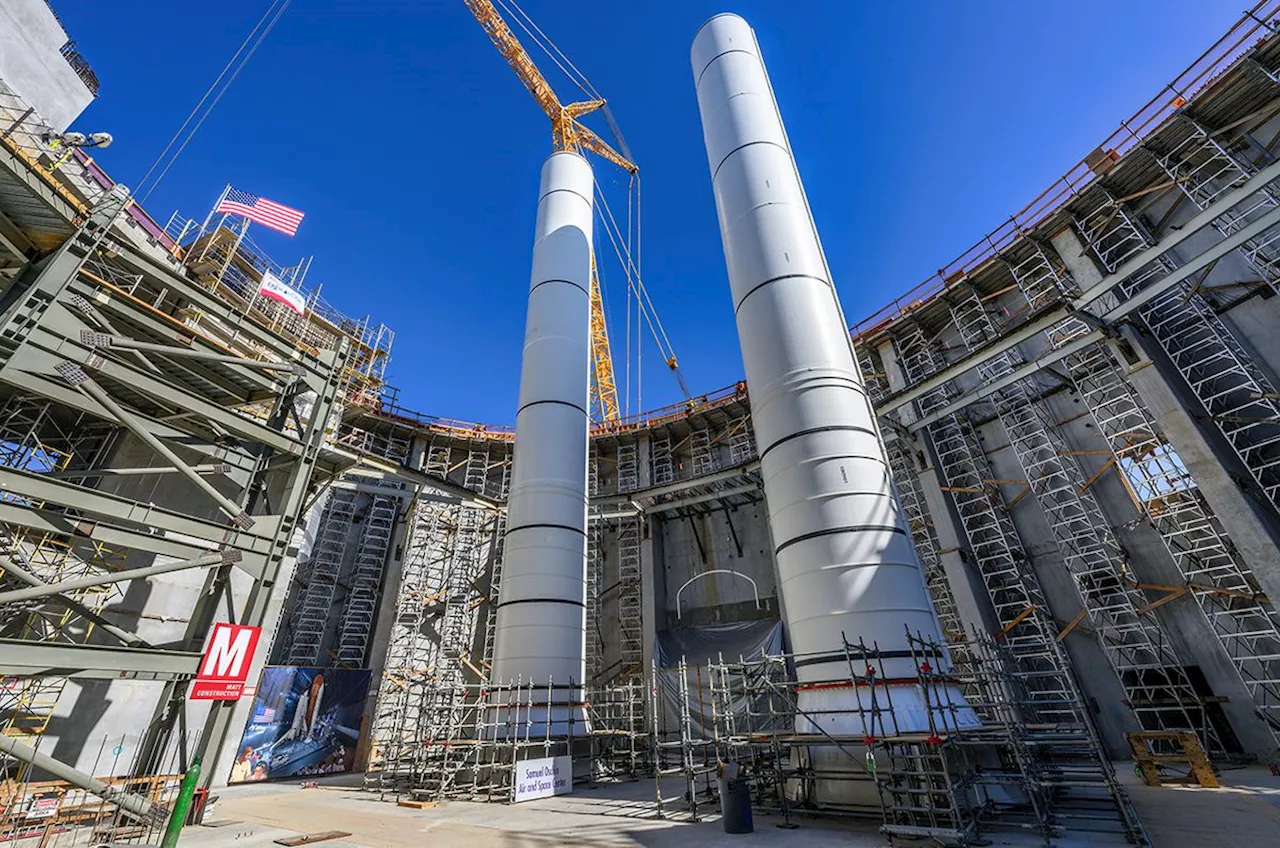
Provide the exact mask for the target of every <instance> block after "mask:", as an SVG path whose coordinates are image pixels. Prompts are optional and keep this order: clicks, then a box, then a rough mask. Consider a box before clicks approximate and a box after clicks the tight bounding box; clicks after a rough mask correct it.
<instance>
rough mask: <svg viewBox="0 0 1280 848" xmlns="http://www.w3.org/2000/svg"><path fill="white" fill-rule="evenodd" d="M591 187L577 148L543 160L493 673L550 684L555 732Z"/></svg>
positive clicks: (567, 673) (580, 575)
mask: <svg viewBox="0 0 1280 848" xmlns="http://www.w3.org/2000/svg"><path fill="white" fill-rule="evenodd" d="M592 189H593V181H592V173H591V166H590V164H588V163H587V160H586V159H584V158H583V157H582V156H580V155H578V154H577V153H572V152H567V151H561V152H557V153H553V154H552V155H551V156H550V157H548V159H547V160H546V163H545V164H544V165H543V167H542V183H541V189H540V193H539V200H538V217H537V224H536V234H535V241H534V245H533V274H532V278H531V280H530V288H529V311H528V317H527V319H526V325H525V340H524V359H523V365H522V368H521V373H520V400H519V404H520V405H519V409H518V410H517V412H516V452H515V460H514V465H513V467H512V469H511V490H510V494H509V497H508V500H507V531H506V541H505V547H504V551H503V565H502V588H501V593H500V596H499V598H498V610H497V623H496V629H495V633H494V651H493V670H492V679H493V680H494V681H502V682H506V683H515V682H516V681H523V682H525V683H533V684H535V690H534V691H535V698H537V697H539V696H538V695H537V694H536V693H537V689H536V686H542V687H545V686H546V684H547V682H548V681H549V680H550V681H552V682H553V683H554V684H555V686H556V687H557V688H556V689H555V690H554V692H553V693H552V696H551V699H552V701H553V705H552V704H549V705H546V706H545V710H546V713H545V715H546V720H547V721H549V722H550V723H551V725H552V728H551V732H552V733H553V734H559V733H566V732H568V730H569V727H568V719H569V716H570V715H571V714H572V715H573V716H574V720H575V727H576V728H577V731H575V732H578V731H581V730H584V729H585V726H584V725H583V724H581V719H582V715H581V712H582V711H581V709H580V708H578V707H576V706H573V705H576V704H580V703H581V701H582V694H581V686H582V678H583V675H584V673H585V664H584V655H585V640H586V628H585V615H586V562H587V537H586V530H587V428H588V421H587V404H588V392H589V377H588V367H589V362H590V360H589V345H588V338H589V335H590V320H591V305H590V286H591V226H592ZM571 683H572V684H573V686H574V688H573V689H569V688H562V687H568V686H569V685H570V684H571ZM543 691H544V692H545V688H544V690H543ZM541 699H542V700H546V696H545V695H543V696H541ZM534 714H535V717H534V720H535V721H540V720H541V719H539V718H537V716H538V715H539V714H542V709H538V708H536V706H535V710H534Z"/></svg>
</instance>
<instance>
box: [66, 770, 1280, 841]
mask: <svg viewBox="0 0 1280 848" xmlns="http://www.w3.org/2000/svg"><path fill="white" fill-rule="evenodd" d="M1121 777H1122V779H1123V780H1124V781H1125V783H1126V784H1127V785H1128V786H1129V791H1130V793H1131V796H1132V797H1133V801H1134V804H1135V806H1137V808H1138V811H1139V813H1140V814H1141V816H1142V818H1143V821H1144V822H1145V824H1146V826H1147V829H1148V832H1149V833H1150V835H1151V838H1152V843H1153V845H1154V846H1155V848H1219V846H1221V848H1228V846H1229V848H1241V847H1242V846H1250V848H1251V846H1255V845H1257V846H1262V845H1276V844H1280V778H1278V777H1275V776H1272V775H1270V774H1268V773H1267V772H1266V771H1265V770H1264V769H1260V768H1251V769H1244V770H1240V771H1231V772H1227V773H1225V774H1224V775H1223V776H1222V779H1223V783H1224V787H1223V788H1222V789H1219V790H1204V789H1199V788H1181V787H1177V788H1175V787H1160V788H1153V787H1146V786H1142V785H1141V784H1140V783H1139V782H1138V780H1137V778H1136V777H1135V776H1133V775H1132V774H1131V773H1125V772H1122V773H1121ZM357 780H358V778H356V779H353V778H352V777H345V778H330V779H326V780H322V781H320V782H319V784H320V785H319V786H317V787H315V788H309V789H303V788H301V787H300V786H299V785H298V784H297V783H272V784H257V785H250V786H239V787H234V788H230V789H224V790H220V791H219V795H220V798H219V800H218V802H217V805H216V808H215V810H214V812H213V818H214V820H215V821H218V822H221V823H222V824H220V825H219V826H217V827H210V826H201V827H193V828H188V829H186V830H185V831H183V835H182V841H181V845H182V848H221V846H233V848H275V842H274V840H276V839H279V838H282V837H287V836H296V835H300V834H306V833H314V832H318V831H325V830H342V831H349V832H350V833H351V834H352V835H351V836H349V837H346V838H345V839H337V840H331V841H325V842H320V843H315V844H316V845H317V848H410V847H412V848H421V846H424V845H431V846H432V848H454V847H455V846H456V848H549V846H560V845H580V846H588V848H591V847H592V846H596V848H618V847H619V846H644V848H710V846H716V845H726V846H727V845H734V846H739V848H743V847H744V846H747V847H749V846H760V848H768V846H781V845H784V844H785V845H787V846H806V848H827V847H828V846H830V848H836V846H841V848H884V846H886V845H887V841H886V839H885V837H883V836H881V835H880V834H879V833H878V832H877V829H876V826H875V824H874V823H871V822H859V821H848V820H844V821H836V820H831V819H814V818H804V817H797V818H796V819H795V821H796V822H797V823H798V824H799V825H800V827H799V828H798V829H795V830H783V829H780V828H778V827H776V824H777V823H778V822H779V821H780V819H778V818H776V817H771V816H762V815H760V814H758V813H757V814H756V817H755V825H756V830H755V832H754V833H752V834H748V835H742V836H734V835H729V834H726V833H724V832H723V830H722V828H721V825H720V821H719V816H718V814H716V815H708V816H707V817H706V819H705V820H703V821H701V822H698V823H696V824H694V823H690V822H688V821H680V820H673V819H667V820H663V819H658V818H656V816H655V815H654V805H653V784H652V782H650V781H643V782H637V783H631V784H619V785H612V786H604V787H599V788H595V789H583V790H581V791H579V792H577V793H575V794H573V795H567V796H561V797H559V798H546V799H542V800H538V801H530V802H527V803H524V804H520V805H510V806H507V805H495V804H476V803H468V802H458V801H453V802H448V803H446V804H443V805H442V806H440V807H437V808H434V809H426V810H412V809H406V808H402V807H397V806H395V805H394V804H391V803H384V802H381V801H378V800H377V798H376V797H375V796H372V795H368V794H365V793H363V792H360V791H358V790H357V789H355V788H354V787H355V785H356V783H357ZM668 789H669V791H668V793H667V794H669V795H673V794H676V792H675V787H674V786H672V787H668ZM684 817H686V816H685V815H684V814H683V813H681V814H678V816H677V818H684ZM986 836H987V838H989V839H990V840H991V844H992V845H996V846H1028V848H1030V846H1037V845H1043V843H1042V842H1040V841H1038V840H1037V839H1035V838H1034V837H1033V836H1031V835H1030V834H1023V833H1003V832H994V833H990V834H986ZM58 844H59V845H61V843H58ZM74 844H76V845H80V844H86V843H80V842H76V843H74ZM904 844H908V845H920V846H923V845H924V843H921V842H917V843H904ZM1104 844H1105V845H1108V846H1109V845H1122V844H1124V843H1122V842H1119V840H1114V839H1113V840H1109V841H1107V842H1105V843H1104V842H1101V841H1096V840H1094V839H1089V838H1084V839H1079V840H1077V839H1063V840H1055V842H1054V845H1055V846H1056V848H1092V846H1101V845H1104Z"/></svg>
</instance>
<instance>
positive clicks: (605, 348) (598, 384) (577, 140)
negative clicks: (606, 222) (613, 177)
mask: <svg viewBox="0 0 1280 848" xmlns="http://www.w3.org/2000/svg"><path fill="white" fill-rule="evenodd" d="M463 2H464V3H466V6H467V8H468V9H469V10H470V11H471V14H472V15H473V16H475V19H476V21H478V22H479V24H480V27H481V28H482V29H483V30H484V31H485V34H486V35H488V36H489V40H490V41H492V42H493V46H494V47H496V48H498V52H499V53H501V54H502V58H503V59H505V60H506V61H507V64H508V65H510V66H511V70H513V71H515V73H516V76H517V77H518V78H519V79H520V82H521V83H523V84H524V87H525V88H526V89H528V91H529V93H530V94H532V95H533V99H534V100H536V101H537V102H538V105H539V106H540V107H542V111H543V112H545V113H546V115H547V117H548V118H550V119H551V133H552V144H553V146H554V149H555V150H572V151H574V152H582V151H584V150H590V151H591V152H592V153H594V154H596V155H597V156H599V157H600V158H602V159H605V160H607V161H609V162H612V163H613V164H614V165H617V166H618V167H619V168H622V169H623V170H624V171H626V172H627V173H629V174H632V175H633V176H634V175H635V174H636V173H637V172H638V171H639V170H640V169H639V168H638V167H637V166H636V164H635V163H634V162H632V161H631V160H630V159H628V158H627V157H625V156H623V155H622V154H621V153H619V152H618V151H616V150H614V149H613V148H612V147H611V146H609V144H608V142H606V141H605V140H604V139H602V138H601V137H600V136H598V135H596V133H594V132H592V131H591V130H590V129H589V128H587V127H585V126H583V125H582V124H581V123H579V122H578V118H579V117H581V116H582V115H586V114H589V113H591V112H594V111H596V110H597V109H600V108H602V107H603V106H604V105H605V102H604V100H601V99H599V98H596V99H592V100H583V101H580V102H577V103H569V104H567V105H566V104H563V103H561V102H560V98H559V97H557V96H556V93H555V91H554V90H553V89H552V88H551V83H549V82H547V79H546V77H544V76H543V75H542V72H541V71H539V70H538V66H537V65H535V64H534V63H533V59H532V58H530V57H529V53H528V51H526V50H525V49H524V46H523V45H522V44H521V43H520V40H519V39H518V38H516V35H515V33H514V32H512V31H511V27H509V26H507V22H506V21H504V20H503V19H502V15H500V14H498V10H497V8H495V7H494V5H493V3H492V2H491V0H463ZM609 121H610V125H612V121H613V119H612V117H610V118H609ZM615 134H616V133H615ZM619 138H621V136H620V135H619ZM591 356H592V360H593V362H592V365H593V367H592V369H591V382H592V387H593V394H594V395H595V398H596V401H597V404H598V407H599V411H600V416H601V418H602V419H603V420H605V421H616V420H618V418H619V417H620V412H619V408H618V385H617V381H616V380H615V379H614V375H613V353H612V351H611V350H610V348H609V333H608V327H607V325H606V323H605V319H604V300H603V298H602V297H601V295H600V278H599V277H598V276H597V274H596V260H595V252H594V251H592V254H591Z"/></svg>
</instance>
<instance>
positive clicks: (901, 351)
mask: <svg viewBox="0 0 1280 848" xmlns="http://www.w3.org/2000/svg"><path fill="white" fill-rule="evenodd" d="M894 347H895V349H896V350H897V353H898V360H899V362H900V363H901V365H902V368H903V372H904V375H905V376H906V378H907V380H908V381H909V382H910V383H918V382H921V381H922V380H924V379H926V378H928V377H929V376H930V375H931V374H933V373H934V372H935V371H937V370H938V366H937V363H936V361H935V360H934V357H933V354H932V351H931V350H930V348H929V343H928V341H927V339H926V338H925V336H924V333H923V332H922V331H921V329H920V327H919V325H918V324H916V323H915V322H914V321H906V322H902V323H901V324H900V325H899V326H898V327H897V328H896V333H895V338H894ZM950 392H951V389H950V385H949V384H948V385H944V386H939V387H938V388H936V389H934V390H933V391H931V392H929V393H928V394H926V395H925V396H923V397H921V398H920V399H919V400H918V401H917V406H918V408H919V411H920V414H921V415H927V414H928V413H929V412H931V411H933V410H934V409H937V408H938V407H940V406H942V405H943V404H945V403H946V402H947V401H948V400H949V398H950ZM926 430H927V432H928V434H929V438H930V441H931V442H932V443H933V448H934V454H935V455H936V457H937V471H938V474H939V478H940V482H941V483H942V485H943V486H944V487H945V491H947V493H948V494H949V495H950V496H951V501H952V503H953V504H954V506H955V509H956V514H957V517H958V518H959V521H960V529H961V530H962V532H963V533H964V536H965V538H966V539H967V541H968V543H969V548H968V557H967V558H968V559H971V561H972V563H971V564H972V565H973V566H974V567H975V569H976V571H977V572H978V575H979V577H980V578H981V579H982V582H983V585H984V587H985V588H986V591H987V594H988V596H989V597H990V599H991V605H992V609H993V611H994V613H995V618H996V623H997V625H998V626H999V628H1000V629H999V631H998V634H999V638H1000V641H1001V645H1002V646H1003V648H1004V649H1005V650H1006V651H1007V652H1008V653H1009V655H1010V656H1011V658H1012V661H1015V662H1016V663H1017V666H1018V668H1019V669H1020V670H1021V673H1023V674H1025V675H1026V676H1027V681H1028V689H1029V691H1030V697H1031V698H1033V699H1034V700H1036V701H1037V707H1038V709H1039V711H1040V717H1041V718H1043V719H1044V720H1046V721H1053V722H1057V721H1062V722H1067V723H1071V722H1073V721H1075V720H1076V718H1077V716H1076V710H1075V707H1074V700H1073V697H1072V696H1071V694H1070V690H1071V687H1072V686H1073V685H1074V683H1073V681H1071V679H1070V672H1069V671H1068V668H1069V666H1067V665H1066V664H1065V663H1062V662H1061V658H1060V655H1059V654H1058V652H1057V651H1056V650H1055V645H1054V644H1052V643H1053V642H1054V640H1055V638H1056V637H1057V632H1056V627H1055V626H1054V625H1053V623H1052V620H1051V619H1050V618H1049V614H1048V612H1049V608H1048V604H1047V603H1046V602H1045V600H1044V596H1043V594H1042V593H1041V591H1040V585H1039V582H1038V581H1037V580H1036V577H1035V574H1034V573H1032V572H1031V570H1030V567H1029V566H1028V564H1027V562H1026V559H1025V555H1024V554H1023V553H1022V542H1021V540H1019V538H1018V534H1017V531H1016V530H1015V529H1014V526H1013V520H1012V519H1011V518H1010V517H1009V514H1008V511H1007V508H1006V507H1005V505H1004V502H1003V501H1002V500H1000V499H999V497H998V494H997V493H996V492H995V491H994V490H993V489H992V488H991V484H989V483H988V482H987V481H988V480H990V479H992V474H991V470H990V467H989V466H988V465H987V459H986V455H985V454H984V453H983V451H982V448H981V445H980V444H979V443H978V439H977V435H976V433H975V432H974V431H973V425H972V424H971V423H970V422H969V421H968V419H967V418H963V417H961V416H960V415H955V414H953V415H948V416H945V417H944V418H942V419H940V420H939V421H937V422H935V423H934V424H931V425H929V427H927V428H926Z"/></svg>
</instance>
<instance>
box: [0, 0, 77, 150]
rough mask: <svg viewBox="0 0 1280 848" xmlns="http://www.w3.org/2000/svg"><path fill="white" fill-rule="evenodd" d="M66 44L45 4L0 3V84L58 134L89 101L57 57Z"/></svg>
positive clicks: (33, 0) (40, 0)
mask: <svg viewBox="0 0 1280 848" xmlns="http://www.w3.org/2000/svg"><path fill="white" fill-rule="evenodd" d="M67 40H68V38H67V33H66V32H65V31H63V29H62V25H61V24H59V23H58V19H57V18H56V17H54V14H53V12H52V11H51V10H50V9H49V6H48V4H46V3H45V2H44V0H5V2H3V3H0V80H4V82H5V83H6V84H7V85H8V86H9V87H10V88H12V89H13V90H14V91H16V92H17V93H18V94H19V95H21V96H22V98H23V99H24V100H26V101H27V102H28V103H29V104H31V106H32V107H34V108H35V110H36V113H37V114H39V115H40V117H42V118H44V119H45V121H47V122H48V123H49V124H50V125H51V126H52V127H53V128H54V129H55V130H56V131H58V132H62V131H63V130H65V129H66V128H67V127H68V126H70V125H71V122H72V121H74V120H75V119H76V118H77V117H78V116H79V115H80V113H81V112H83V111H84V109H85V107H86V106H88V105H89V104H90V103H91V102H93V97H94V95H93V92H91V91H90V90H89V87H88V86H86V85H85V84H84V81H83V80H81V79H80V77H79V76H78V75H77V74H76V72H75V70H74V69H72V67H71V66H70V65H69V64H67V60H66V58H65V57H64V56H63V55H62V54H61V53H60V52H59V51H60V50H61V48H62V45H64V44H66V43H67Z"/></svg>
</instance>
